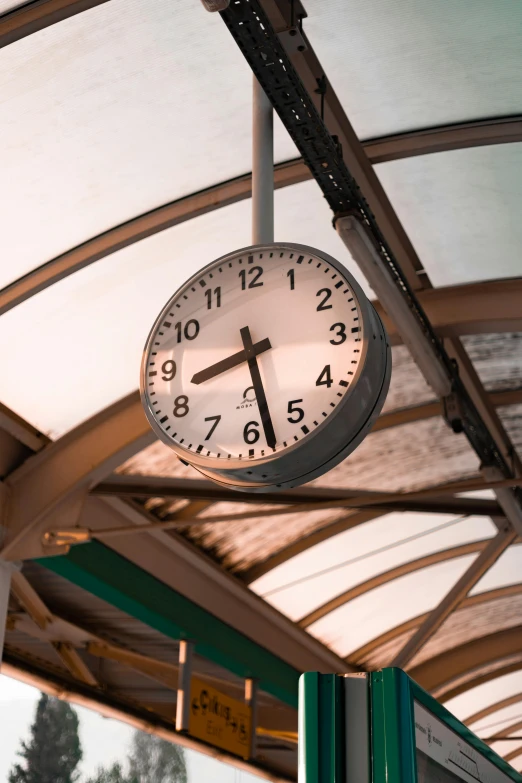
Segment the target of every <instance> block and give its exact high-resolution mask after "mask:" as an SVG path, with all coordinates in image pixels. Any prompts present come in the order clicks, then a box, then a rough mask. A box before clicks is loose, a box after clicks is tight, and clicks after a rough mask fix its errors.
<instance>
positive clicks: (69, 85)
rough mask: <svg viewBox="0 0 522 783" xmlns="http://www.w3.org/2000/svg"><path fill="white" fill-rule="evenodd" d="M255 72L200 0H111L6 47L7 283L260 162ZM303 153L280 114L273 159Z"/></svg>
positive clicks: (3, 237)
mask: <svg viewBox="0 0 522 783" xmlns="http://www.w3.org/2000/svg"><path fill="white" fill-rule="evenodd" d="M251 94H252V73H251V71H250V69H249V67H248V65H247V64H246V62H245V60H244V58H243V56H242V54H241V53H240V51H239V49H238V47H237V45H236V44H235V42H234V40H233V39H232V36H231V35H230V33H229V32H228V30H227V29H226V27H225V25H224V24H223V22H222V20H221V18H220V17H219V14H209V13H207V12H206V11H205V10H204V8H203V6H202V5H201V3H199V2H197V0H196V2H194V0H176V2H172V0H111V2H110V3H103V4H102V5H99V6H97V7H95V8H93V9H91V10H89V11H84V12H82V13H79V14H77V15H76V16H73V17H71V18H69V19H66V20H65V21H62V22H60V23H59V24H53V25H51V26H50V27H47V28H46V29H44V30H42V31H40V32H37V33H34V34H33V35H29V36H28V37H26V38H24V39H22V40H20V41H18V42H16V43H14V44H11V45H10V46H6V47H5V48H3V49H1V50H0V105H1V106H2V129H1V141H2V143H1V145H0V156H1V157H0V161H1V169H2V177H1V179H0V211H1V214H2V232H1V234H0V257H1V258H2V259H7V260H8V263H2V265H1V268H0V287H3V286H5V285H6V284H8V283H9V282H11V281H13V280H14V279H15V278H17V277H20V276H21V275H23V274H26V273H27V272H29V271H30V270H31V269H33V268H34V267H36V266H38V265H40V264H42V263H44V262H45V261H48V260H49V259H51V258H53V257H55V256H57V255H59V254H60V253H63V252H64V251H66V250H69V249H70V248H71V247H74V246H75V245H77V244H80V243H81V242H84V241H86V240H87V239H90V238H91V237H93V236H95V235H97V234H99V233H101V232H103V231H106V230H107V229H109V228H112V227H113V226H115V225H117V224H118V223H121V222H123V221H126V220H129V219H130V218H133V217H135V216H136V215H138V214H141V213H143V212H147V211H148V210H150V209H153V208H154V207H157V206H160V205H162V204H165V203H167V202H169V201H172V200H174V199H178V198H180V197H181V196H184V195H187V194H189V193H193V192H195V191H198V190H201V189H203V188H206V187H208V186H210V185H214V184H216V183H218V182H221V181H222V180H227V179H230V178H231V177H235V176H237V175H239V174H243V173H245V172H248V171H250V170H251V111H252V108H251ZM296 155H297V151H296V149H295V147H294V145H293V142H292V141H291V140H290V137H289V136H288V134H287V132H286V130H285V129H284V128H283V127H282V125H281V123H280V122H279V120H277V118H276V133H275V157H276V160H281V159H287V158H291V157H295V156H296Z"/></svg>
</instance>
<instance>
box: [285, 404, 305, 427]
mask: <svg viewBox="0 0 522 783" xmlns="http://www.w3.org/2000/svg"><path fill="white" fill-rule="evenodd" d="M298 402H302V400H291V401H290V402H289V403H288V413H296V414H297V419H291V418H290V416H289V417H288V421H289V422H290V423H291V424H299V422H300V421H302V420H303V419H304V415H305V414H304V410H303V409H302V408H296V407H295V406H296V405H297V403H298Z"/></svg>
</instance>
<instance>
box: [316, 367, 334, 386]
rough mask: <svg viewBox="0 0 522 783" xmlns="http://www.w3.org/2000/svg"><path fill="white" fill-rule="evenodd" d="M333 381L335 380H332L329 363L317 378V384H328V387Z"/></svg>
mask: <svg viewBox="0 0 522 783" xmlns="http://www.w3.org/2000/svg"><path fill="white" fill-rule="evenodd" d="M332 383H333V381H332V375H331V372H330V365H329V364H327V365H326V367H324V369H323V370H322V372H321V375H320V376H319V378H318V379H317V380H316V382H315V385H316V386H327V387H328V388H330V386H331V385H332Z"/></svg>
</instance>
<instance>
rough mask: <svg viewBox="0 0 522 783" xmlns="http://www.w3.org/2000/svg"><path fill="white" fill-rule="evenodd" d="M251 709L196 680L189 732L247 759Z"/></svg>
mask: <svg viewBox="0 0 522 783" xmlns="http://www.w3.org/2000/svg"><path fill="white" fill-rule="evenodd" d="M250 719H251V710H250V707H247V705H246V704H244V703H243V702H241V701H237V700H236V699H231V698H230V696H226V695H225V694H224V693H220V692H219V691H217V690H216V689H215V688H213V687H212V686H209V685H207V684H206V683H204V682H201V681H200V680H195V679H193V680H192V682H191V687H190V719H189V734H191V735H192V736H193V737H197V738H198V739H201V740H204V741H205V742H208V743H209V745H215V746H216V747H218V748H221V749H222V750H228V752H229V753H234V754H235V755H236V756H241V757H242V758H244V759H248V757H249V755H250Z"/></svg>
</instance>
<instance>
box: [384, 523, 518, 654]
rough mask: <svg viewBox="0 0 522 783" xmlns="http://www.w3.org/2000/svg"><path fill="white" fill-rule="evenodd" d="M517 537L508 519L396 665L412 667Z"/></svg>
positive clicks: (424, 624) (405, 647)
mask: <svg viewBox="0 0 522 783" xmlns="http://www.w3.org/2000/svg"><path fill="white" fill-rule="evenodd" d="M516 537H517V534H516V532H515V531H514V530H513V529H512V528H511V526H510V525H509V524H508V523H507V522H504V523H503V524H502V528H501V529H500V530H499V532H498V533H497V535H496V536H495V537H494V538H492V539H491V540H490V541H489V542H488V544H487V546H485V547H484V549H483V550H482V552H481V553H480V554H479V555H477V557H476V558H475V560H474V561H473V563H472V564H471V565H470V567H469V568H468V569H467V570H466V571H465V573H464V574H463V575H462V576H461V577H460V579H458V580H457V582H456V583H455V584H454V586H453V587H452V588H451V590H450V591H449V592H448V593H447V595H445V596H444V598H443V599H442V601H441V602H440V603H439V605H438V606H437V607H436V608H435V609H434V610H433V611H432V612H430V615H429V617H427V618H426V620H425V621H424V622H423V623H422V625H421V626H420V628H418V629H417V630H416V631H415V633H414V634H413V636H412V637H411V639H408V641H407V642H406V644H405V645H404V647H403V648H402V649H401V650H400V651H399V653H398V654H397V655H396V656H395V658H394V660H393V662H392V666H397V667H398V668H400V669H404V668H406V666H408V664H409V663H410V662H411V661H412V659H413V658H414V657H415V655H416V654H417V653H418V652H419V650H420V649H421V648H422V647H423V646H424V645H425V644H426V642H427V641H429V639H431V637H432V636H434V635H435V634H436V633H437V631H438V630H439V628H440V627H441V625H442V624H443V623H444V622H445V620H447V619H448V617H449V616H450V614H451V613H452V612H453V611H455V609H457V608H458V607H459V606H460V605H461V604H462V601H463V600H464V598H465V597H466V596H467V595H468V593H469V591H470V590H472V588H473V587H474V586H475V585H476V584H477V582H478V581H479V580H480V579H481V578H482V577H483V576H484V574H485V573H486V571H489V569H490V568H491V567H492V566H493V565H494V564H495V563H496V562H497V560H498V559H499V557H500V556H501V555H502V554H503V552H505V551H506V549H507V548H508V547H509V546H510V544H512V543H513V541H514V540H515V539H516Z"/></svg>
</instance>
